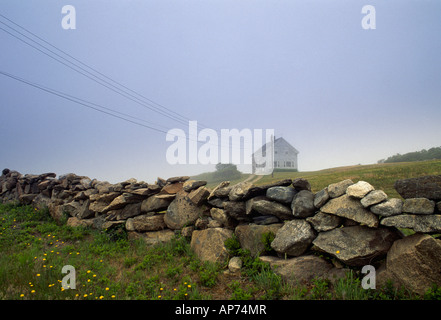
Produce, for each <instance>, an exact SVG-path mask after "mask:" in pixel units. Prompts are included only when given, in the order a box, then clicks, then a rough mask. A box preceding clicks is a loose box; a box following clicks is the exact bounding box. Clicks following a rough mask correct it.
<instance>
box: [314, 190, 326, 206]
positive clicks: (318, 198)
mask: <svg viewBox="0 0 441 320" xmlns="http://www.w3.org/2000/svg"><path fill="white" fill-rule="evenodd" d="M328 200H329V193H328V188H327V187H326V188H324V189H322V190H320V191H319V192H317V193H316V194H315V195H314V207H316V208H317V209H320V208H321V207H322V206H323V205H324V204H325V203H326V202H327V201H328Z"/></svg>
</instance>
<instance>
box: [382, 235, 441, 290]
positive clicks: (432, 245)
mask: <svg viewBox="0 0 441 320" xmlns="http://www.w3.org/2000/svg"><path fill="white" fill-rule="evenodd" d="M386 269H387V272H389V273H391V274H392V275H393V278H394V279H395V280H398V282H399V283H400V284H402V285H403V286H404V287H405V288H407V289H409V290H411V291H412V292H415V293H417V294H420V295H423V294H424V293H425V292H426V290H427V289H429V288H430V287H431V286H432V284H436V285H438V286H441V240H438V239H434V238H432V237H431V236H429V235H425V234H419V233H416V234H413V235H411V236H408V237H405V238H404V239H401V240H397V241H395V243H394V244H393V245H392V247H391V248H390V250H389V253H388V254H387V262H386Z"/></svg>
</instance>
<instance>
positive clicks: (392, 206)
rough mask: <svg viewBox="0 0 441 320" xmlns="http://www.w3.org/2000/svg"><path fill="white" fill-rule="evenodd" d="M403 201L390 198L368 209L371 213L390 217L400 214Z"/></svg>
mask: <svg viewBox="0 0 441 320" xmlns="http://www.w3.org/2000/svg"><path fill="white" fill-rule="evenodd" d="M402 208H403V201H402V200H401V199H398V198H391V199H388V200H386V201H384V202H381V203H379V204H376V205H373V206H371V207H370V210H371V212H373V213H375V214H377V215H380V216H383V217H390V216H395V215H397V214H401V211H402Z"/></svg>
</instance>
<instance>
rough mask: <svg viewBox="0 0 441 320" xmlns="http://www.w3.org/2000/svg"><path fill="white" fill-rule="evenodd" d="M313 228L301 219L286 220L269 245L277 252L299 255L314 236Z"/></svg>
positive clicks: (307, 246)
mask: <svg viewBox="0 0 441 320" xmlns="http://www.w3.org/2000/svg"><path fill="white" fill-rule="evenodd" d="M315 236H316V235H315V232H314V229H313V228H312V227H311V225H310V224H309V223H308V222H306V221H305V220H303V219H301V220H300V219H295V220H291V221H288V222H286V223H285V224H284V226H283V227H281V228H280V229H279V230H278V231H277V233H276V237H275V239H274V241H273V242H272V243H271V247H272V248H273V249H274V250H276V252H277V253H279V254H287V255H290V256H300V255H302V254H303V253H305V251H306V250H307V249H308V248H309V246H310V244H311V242H312V241H313V240H314V238H315Z"/></svg>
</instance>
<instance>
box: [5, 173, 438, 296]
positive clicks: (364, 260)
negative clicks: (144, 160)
mask: <svg viewBox="0 0 441 320" xmlns="http://www.w3.org/2000/svg"><path fill="white" fill-rule="evenodd" d="M396 190H397V191H398V192H399V193H400V195H401V196H402V197H403V199H404V200H403V199H398V198H389V197H388V196H387V194H386V193H385V192H384V191H382V190H375V188H374V187H373V186H372V185H371V184H369V183H368V182H366V181H358V182H356V183H354V182H353V181H352V180H344V181H340V182H336V183H333V184H331V185H329V186H328V187H326V188H324V189H323V190H321V191H319V192H317V193H313V192H312V191H311V186H310V184H309V182H308V181H307V180H305V179H302V178H300V179H295V180H291V179H285V180H281V181H277V182H274V183H271V184H267V185H261V186H255V185H253V184H252V183H249V182H242V183H239V184H236V185H230V183H229V182H227V181H225V182H222V183H220V184H219V185H218V186H217V187H215V188H214V189H212V190H211V189H209V188H207V187H206V182H205V181H195V180H191V179H190V177H188V176H181V177H172V178H169V179H161V178H158V179H157V181H156V182H155V183H154V184H149V183H146V182H143V181H137V180H136V179H129V180H126V181H124V182H120V183H116V184H110V183H108V182H102V181H97V180H96V179H90V178H88V177H85V176H78V175H75V174H67V175H63V176H60V177H58V178H57V177H56V174H54V173H44V174H39V175H31V174H26V175H23V174H20V173H19V172H17V171H11V170H9V169H4V170H3V172H2V175H1V177H0V197H1V200H2V201H3V202H8V201H19V202H21V203H23V204H28V205H33V206H35V207H40V208H41V207H47V208H49V212H50V214H51V216H52V217H53V218H54V219H55V220H57V221H59V222H62V221H66V223H67V224H68V225H70V226H73V227H75V226H85V227H92V228H97V229H110V228H125V230H126V231H127V233H128V237H129V238H130V239H143V240H144V241H145V242H146V243H147V244H149V245H150V244H156V243H160V242H166V241H169V240H170V239H172V238H173V237H174V235H175V234H176V233H180V234H182V235H183V236H186V237H189V238H191V247H192V249H193V250H194V251H195V252H196V254H197V255H198V256H199V257H200V258H201V259H203V260H209V261H213V262H225V261H227V259H229V256H228V252H227V250H226V248H225V246H224V242H225V240H226V239H228V238H231V237H232V236H233V235H235V236H236V237H237V239H238V241H239V242H240V245H241V247H242V248H243V249H247V250H249V251H250V253H251V254H252V255H253V256H260V258H261V259H262V260H264V261H267V262H269V263H270V264H271V265H272V266H277V268H275V269H274V270H275V272H277V273H279V274H280V275H281V276H282V277H283V278H284V279H285V280H287V281H288V282H293V283H294V282H295V283H297V282H299V281H300V282H301V281H303V280H310V279H311V278H312V277H317V276H318V277H326V278H335V277H337V278H338V277H341V276H343V275H344V271H345V270H347V268H361V267H362V266H364V265H367V264H370V265H373V264H374V265H376V266H377V267H378V268H379V269H378V270H379V278H380V279H381V278H384V279H386V278H387V279H392V280H394V281H395V282H396V283H398V284H404V285H406V286H407V287H409V288H410V289H411V290H412V291H414V292H417V293H420V294H422V293H424V290H426V289H427V287H428V286H430V285H431V284H432V283H436V284H437V285H441V240H439V239H436V237H433V236H431V235H430V234H437V233H441V176H430V177H419V178H415V179H405V180H400V181H397V183H396ZM66 218H67V219H66ZM403 228H405V229H412V230H413V231H415V233H416V234H414V235H412V236H408V237H405V236H404V234H403V233H402V232H401V231H400V230H399V229H403ZM269 234H272V235H273V240H272V241H271V243H270V246H271V248H272V255H270V256H268V255H267V256H265V254H268V247H267V246H265V243H264V242H263V241H262V239H263V238H264V236H265V235H269ZM315 253H319V254H320V255H322V256H325V257H328V259H325V258H322V257H319V255H317V254H315ZM329 258H332V259H329ZM237 260H238V259H237V258H234V259H231V261H230V262H234V263H230V265H231V270H237V269H238V267H237V265H238V264H237ZM331 261H332V262H331ZM239 265H240V264H239ZM427 266H430V268H429V269H430V272H429V271H428V267H427ZM239 268H240V266H239ZM406 268H408V269H406ZM410 269H411V270H412V272H411V273H412V276H410V275H409V272H407V273H406V270H407V271H409V270H410ZM415 277H417V278H416V279H415ZM418 277H420V278H421V279H418Z"/></svg>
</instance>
